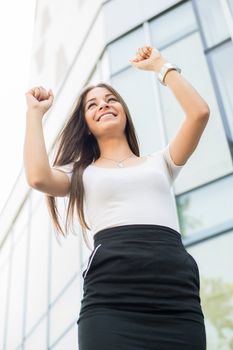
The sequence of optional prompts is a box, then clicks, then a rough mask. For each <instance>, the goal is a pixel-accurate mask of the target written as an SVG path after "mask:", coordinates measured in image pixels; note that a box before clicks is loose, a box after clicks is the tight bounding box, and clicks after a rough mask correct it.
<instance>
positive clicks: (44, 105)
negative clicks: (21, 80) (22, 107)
mask: <svg viewBox="0 0 233 350" xmlns="http://www.w3.org/2000/svg"><path fill="white" fill-rule="evenodd" d="M25 95H26V100H27V106H28V109H29V110H30V109H37V110H40V111H41V113H43V114H44V113H46V112H47V111H48V110H49V108H50V107H51V106H52V103H53V99H54V95H53V92H52V90H51V89H49V90H48V91H47V90H46V89H45V88H43V87H42V86H39V87H34V88H32V89H30V90H29V91H28V92H26V94H25Z"/></svg>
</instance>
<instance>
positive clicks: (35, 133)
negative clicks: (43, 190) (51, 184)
mask: <svg viewBox="0 0 233 350" xmlns="http://www.w3.org/2000/svg"><path fill="white" fill-rule="evenodd" d="M42 118H43V114H41V112H39V111H38V110H36V109H33V110H28V111H27V114H26V131H25V141H24V168H25V173H26V178H27V181H28V183H29V184H30V185H36V184H37V183H40V182H41V181H43V179H44V178H46V177H47V176H48V175H49V173H50V164H49V159H48V155H47V151H46V146H45V141H44V135H43V125H42Z"/></svg>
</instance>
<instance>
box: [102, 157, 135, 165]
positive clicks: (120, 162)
mask: <svg viewBox="0 0 233 350" xmlns="http://www.w3.org/2000/svg"><path fill="white" fill-rule="evenodd" d="M132 157H135V154H133V155H131V156H129V157H127V158H124V159H122V160H120V161H119V162H118V161H117V160H114V159H111V158H106V157H100V158H104V159H108V160H112V161H113V162H115V163H117V166H118V167H119V168H123V167H124V164H123V162H124V160H126V159H128V158H132Z"/></svg>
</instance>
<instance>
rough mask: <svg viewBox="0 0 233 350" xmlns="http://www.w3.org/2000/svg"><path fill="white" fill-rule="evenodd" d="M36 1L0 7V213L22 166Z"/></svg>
mask: <svg viewBox="0 0 233 350" xmlns="http://www.w3.org/2000/svg"><path fill="white" fill-rule="evenodd" d="M35 7H36V0H20V1H18V0H7V1H2V3H1V6H0V43H1V56H0V80H1V84H0V101H1V102H0V103H1V117H0V120H1V127H0V159H1V173H0V180H1V181H0V213H1V211H2V209H3V207H4V204H5V202H6V200H7V198H8V197H9V194H10V191H11V189H12V187H13V185H14V183H15V181H16V178H17V176H18V174H19V172H20V169H21V168H22V166H23V143H24V133H25V113H26V107H27V105H26V98H25V93H26V92H27V90H29V88H30V86H29V85H28V84H29V73H30V64H31V57H32V43H33V34H34V17H35Z"/></svg>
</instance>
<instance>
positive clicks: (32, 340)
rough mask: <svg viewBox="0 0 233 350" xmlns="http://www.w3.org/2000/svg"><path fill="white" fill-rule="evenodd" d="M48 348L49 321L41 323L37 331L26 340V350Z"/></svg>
mask: <svg viewBox="0 0 233 350" xmlns="http://www.w3.org/2000/svg"><path fill="white" fill-rule="evenodd" d="M46 348H47V319H46V318H44V319H43V321H41V322H40V323H39V325H38V326H37V327H36V329H35V330H34V331H33V332H32V334H30V336H29V338H26V341H25V345H24V350H32V349H33V350H42V349H46Z"/></svg>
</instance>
